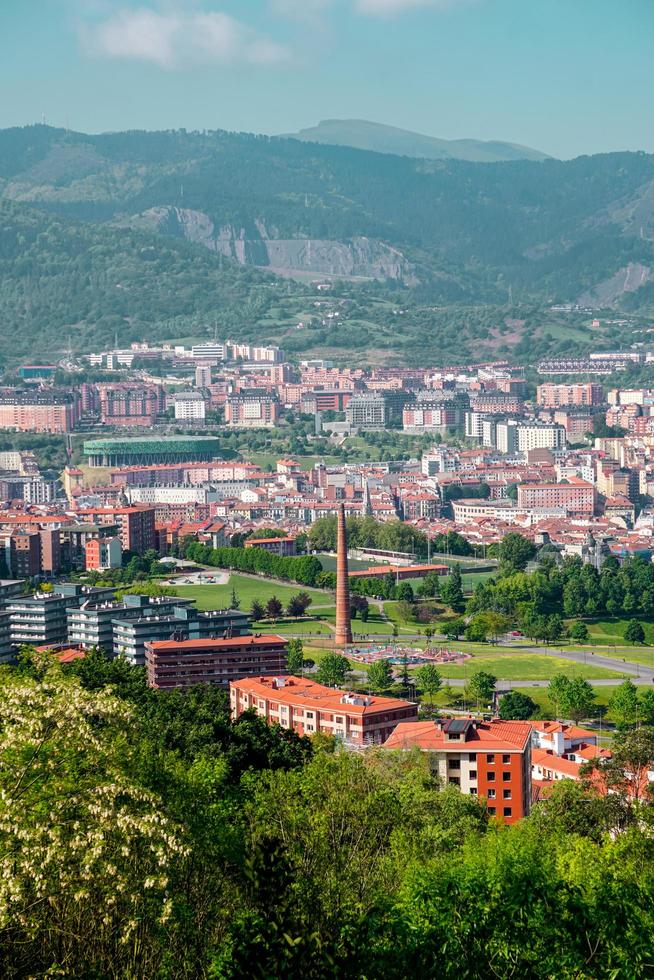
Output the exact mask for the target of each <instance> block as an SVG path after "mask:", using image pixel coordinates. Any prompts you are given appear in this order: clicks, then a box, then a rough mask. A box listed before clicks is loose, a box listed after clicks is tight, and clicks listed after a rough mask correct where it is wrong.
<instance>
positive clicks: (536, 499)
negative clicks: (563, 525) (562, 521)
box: [518, 477, 596, 517]
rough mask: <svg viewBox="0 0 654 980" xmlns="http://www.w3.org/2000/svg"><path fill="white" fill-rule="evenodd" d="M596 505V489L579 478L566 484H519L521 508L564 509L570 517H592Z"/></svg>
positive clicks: (519, 503)
mask: <svg viewBox="0 0 654 980" xmlns="http://www.w3.org/2000/svg"><path fill="white" fill-rule="evenodd" d="M595 504H596V492H595V487H594V486H593V485H592V483H586V481H585V480H581V479H579V478H578V477H571V478H570V479H569V480H568V482H566V483H521V484H518V507H519V508H526V509H534V508H535V509H540V508H544V507H563V508H564V509H565V512H566V514H567V516H568V517H584V516H587V517H590V516H592V515H593V513H594V511H595Z"/></svg>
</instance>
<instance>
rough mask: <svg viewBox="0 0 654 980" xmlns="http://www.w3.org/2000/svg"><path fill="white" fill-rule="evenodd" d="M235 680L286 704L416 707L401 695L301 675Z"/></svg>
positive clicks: (368, 709)
mask: <svg viewBox="0 0 654 980" xmlns="http://www.w3.org/2000/svg"><path fill="white" fill-rule="evenodd" d="M232 683H235V684H237V685H239V686H241V685H242V686H245V687H247V690H248V691H249V692H250V693H251V694H255V695H257V696H259V697H270V696H271V694H272V695H273V697H274V698H275V699H277V700H280V701H285V702H286V703H290V704H298V705H300V704H302V705H306V704H311V705H314V706H315V707H316V708H321V709H323V710H326V711H343V710H345V709H346V710H347V711H348V712H350V713H351V712H354V713H355V714H362V715H364V714H373V713H375V712H378V711H389V710H398V709H402V708H410V707H413V702H411V701H402V700H401V699H400V698H387V697H379V696H372V695H367V694H353V693H352V692H349V691H340V690H338V689H337V688H333V687H325V685H323V684H318V683H317V682H316V681H310V680H307V679H306V678H300V677H247V678H245V679H244V680H241V681H235V682H232Z"/></svg>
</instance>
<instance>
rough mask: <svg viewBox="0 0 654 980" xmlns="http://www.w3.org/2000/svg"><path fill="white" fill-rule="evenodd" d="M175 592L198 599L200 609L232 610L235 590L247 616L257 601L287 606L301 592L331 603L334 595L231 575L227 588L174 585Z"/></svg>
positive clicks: (316, 601) (186, 597) (184, 596)
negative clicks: (270, 601)
mask: <svg viewBox="0 0 654 980" xmlns="http://www.w3.org/2000/svg"><path fill="white" fill-rule="evenodd" d="M174 588H175V591H176V592H177V594H178V595H179V596H180V597H181V598H184V599H195V601H196V603H197V607H198V609H225V608H227V607H228V606H229V603H230V600H231V597H232V589H234V590H235V591H236V595H237V596H238V598H239V601H240V604H241V605H240V608H241V609H243V610H245V611H246V612H247V611H248V610H249V609H250V606H251V605H252V602H253V600H254V599H258V600H259V602H264V603H265V602H267V601H268V599H270V598H271V596H277V598H278V599H279V601H280V602H283V603H284V605H286V603H287V602H288V600H289V599H290V598H291V596H294V595H297V593H298V592H308V594H309V595H310V596H311V598H312V599H313V601H314V602H315V603H319V602H330V601H331V593H329V592H321V591H320V590H319V589H306V588H304V586H302V585H280V584H279V583H278V582H271V581H270V580H269V579H265V578H249V577H248V576H247V575H239V574H238V573H237V572H232V573H231V574H230V576H229V582H227V584H226V585H175V586H174Z"/></svg>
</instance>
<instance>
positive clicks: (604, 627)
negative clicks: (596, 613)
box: [586, 617, 654, 646]
mask: <svg viewBox="0 0 654 980" xmlns="http://www.w3.org/2000/svg"><path fill="white" fill-rule="evenodd" d="M638 621H639V622H640V623H642V625H643V629H644V630H645V642H646V643H647V644H648V645H650V646H653V645H654V623H648V622H646V621H645V620H643V619H640V617H638ZM628 624H629V620H628V619H597V620H595V621H594V622H593V621H592V620H586V625H587V626H588V631H589V633H590V637H591V638H590V643H591V644H592V643H596V644H603V645H613V644H615V645H619V644H621V645H622V646H628V645H629V644H628V643H627V641H626V640H625V638H624V634H625V630H626V629H627V626H628Z"/></svg>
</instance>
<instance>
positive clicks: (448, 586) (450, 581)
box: [441, 564, 466, 613]
mask: <svg viewBox="0 0 654 980" xmlns="http://www.w3.org/2000/svg"><path fill="white" fill-rule="evenodd" d="M441 599H442V600H443V602H446V603H447V604H448V606H450V608H451V609H452V610H453V611H454V612H456V613H462V612H463V610H464V609H465V607H466V603H465V596H464V595H463V583H462V581H461V569H460V568H459V565H458V564H456V565H453V566H452V571H451V572H450V574H449V575H448V576H447V578H446V579H445V581H444V582H443V584H442V586H441Z"/></svg>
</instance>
